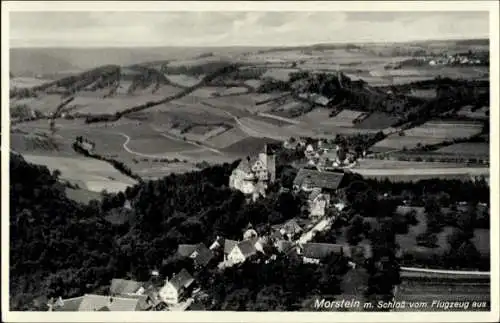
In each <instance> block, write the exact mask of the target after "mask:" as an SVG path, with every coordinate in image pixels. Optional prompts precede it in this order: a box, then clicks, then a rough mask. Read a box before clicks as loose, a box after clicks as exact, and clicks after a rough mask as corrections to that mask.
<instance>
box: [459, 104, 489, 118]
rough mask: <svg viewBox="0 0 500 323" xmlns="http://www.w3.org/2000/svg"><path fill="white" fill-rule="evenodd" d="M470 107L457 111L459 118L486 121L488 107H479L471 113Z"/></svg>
mask: <svg viewBox="0 0 500 323" xmlns="http://www.w3.org/2000/svg"><path fill="white" fill-rule="evenodd" d="M472 108H473V107H472V106H470V105H468V106H465V107H463V108H461V109H460V110H458V111H457V114H458V115H459V116H464V117H468V118H471V119H479V120H488V118H489V112H490V107H481V108H479V109H477V110H475V111H472Z"/></svg>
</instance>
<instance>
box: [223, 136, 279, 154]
mask: <svg viewBox="0 0 500 323" xmlns="http://www.w3.org/2000/svg"><path fill="white" fill-rule="evenodd" d="M269 143H279V141H276V140H274V139H270V138H255V137H247V138H245V139H242V140H240V141H238V142H236V143H234V144H232V145H230V146H227V147H225V148H224V149H223V150H224V152H227V153H230V154H231V155H236V156H244V157H246V156H252V155H255V154H258V153H259V152H262V151H263V148H264V145H265V144H269Z"/></svg>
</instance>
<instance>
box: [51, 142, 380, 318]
mask: <svg viewBox="0 0 500 323" xmlns="http://www.w3.org/2000/svg"><path fill="white" fill-rule="evenodd" d="M297 146H300V147H302V148H303V149H304V154H305V157H306V159H307V160H308V163H307V165H306V166H305V167H303V168H301V169H299V171H298V173H297V175H296V177H295V179H294V181H293V191H294V193H303V194H306V195H307V197H308V198H307V205H308V210H307V214H308V215H309V216H308V218H307V219H304V218H299V217H297V218H292V219H289V220H287V221H286V222H284V223H282V224H278V225H273V226H272V230H271V233H270V234H269V235H261V236H259V234H258V233H257V231H256V230H255V229H254V228H253V227H252V224H251V223H249V224H248V226H247V228H246V229H245V230H244V232H243V234H242V236H241V240H238V241H236V240H231V239H226V238H225V237H217V239H216V240H215V241H214V242H213V243H212V244H211V245H210V246H207V245H205V244H204V243H198V244H180V245H179V246H178V248H177V255H178V256H179V257H184V258H190V259H192V260H193V262H194V268H195V271H202V270H204V269H206V268H207V267H209V266H213V267H216V268H218V270H224V269H225V268H227V267H232V266H236V265H238V264H241V263H244V262H245V261H254V260H255V259H256V258H258V257H256V256H257V255H260V256H264V258H265V259H266V260H265V262H271V261H273V260H275V259H276V257H277V253H280V254H283V255H286V256H287V257H298V258H299V259H302V261H303V262H304V263H309V264H319V263H320V262H321V261H322V260H324V259H326V258H327V257H330V256H331V255H332V254H335V255H338V256H343V257H347V258H348V259H349V266H350V267H351V268H355V267H356V266H357V265H358V264H359V265H363V264H364V263H365V261H366V260H367V259H369V258H370V257H371V247H370V245H369V244H358V245H356V246H350V245H348V244H345V245H343V244H330V243H314V242H310V241H311V240H312V239H313V237H314V236H315V235H316V234H317V233H318V232H322V231H325V230H328V229H329V228H330V227H331V226H332V224H333V223H334V221H335V220H336V219H337V218H338V217H341V216H342V211H343V210H344V208H345V207H346V206H345V203H344V202H343V201H342V199H341V198H340V197H339V196H337V190H338V189H339V187H340V185H341V183H342V181H343V178H344V173H343V170H342V168H349V167H350V165H352V164H354V163H356V160H355V157H354V156H353V155H351V154H347V153H345V152H344V151H343V149H342V148H340V147H339V146H336V145H327V144H325V143H323V142H322V141H321V140H319V141H317V142H316V143H315V144H314V145H312V144H306V142H305V141H303V140H301V139H297V140H295V139H292V140H287V141H285V142H284V143H283V145H282V148H283V149H295V147H297ZM275 180H276V156H275V154H274V152H273V149H272V148H270V147H268V145H265V146H264V149H263V151H262V152H261V153H259V154H258V155H257V156H250V157H248V158H247V159H244V160H242V161H241V162H240V163H239V165H238V167H236V169H234V171H233V173H232V175H231V177H230V179H229V185H230V187H231V188H232V189H235V190H239V191H241V192H242V193H243V194H244V195H245V196H246V197H247V201H248V203H252V202H255V201H256V200H257V199H258V198H260V197H263V196H265V195H266V190H267V188H268V185H270V184H272V183H274V182H275ZM281 190H286V189H285V188H281ZM195 276H196V272H189V271H188V270H186V269H185V268H183V269H182V270H180V271H179V272H177V273H173V275H171V277H167V278H166V279H165V280H162V279H161V278H160V274H159V272H158V271H157V270H152V271H151V280H150V281H149V282H138V281H134V280H129V279H122V278H115V279H112V281H111V283H110V288H109V291H108V293H107V294H106V295H98V294H85V295H83V296H80V297H75V298H70V299H62V298H61V297H59V298H58V299H54V298H52V299H50V300H48V302H47V306H48V310H49V311H184V310H188V309H190V307H191V305H192V304H193V303H194V302H195V300H196V299H198V298H200V297H208V296H209V295H207V292H206V291H203V290H201V289H200V287H199V286H200V284H199V282H197V281H196V279H195V278H194V277H195Z"/></svg>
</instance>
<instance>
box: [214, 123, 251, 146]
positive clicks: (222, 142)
mask: <svg viewBox="0 0 500 323" xmlns="http://www.w3.org/2000/svg"><path fill="white" fill-rule="evenodd" d="M247 137H248V136H247V135H246V134H245V133H244V132H243V131H241V130H240V129H239V128H234V129H231V130H227V131H225V132H223V133H221V134H220V135H218V136H215V137H211V138H209V139H208V140H207V141H206V142H205V143H206V144H208V145H210V146H212V147H216V148H220V149H222V148H225V147H228V146H231V145H233V144H234V143H237V142H239V141H240V140H242V139H245V138H247Z"/></svg>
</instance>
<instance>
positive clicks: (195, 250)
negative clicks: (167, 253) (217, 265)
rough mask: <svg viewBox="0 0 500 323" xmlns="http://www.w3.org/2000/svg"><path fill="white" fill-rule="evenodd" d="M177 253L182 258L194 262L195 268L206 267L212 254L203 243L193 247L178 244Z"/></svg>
mask: <svg viewBox="0 0 500 323" xmlns="http://www.w3.org/2000/svg"><path fill="white" fill-rule="evenodd" d="M177 253H178V254H179V255H181V256H183V257H188V258H191V259H193V260H194V264H195V266H197V267H204V266H206V265H207V264H208V263H209V262H210V260H212V258H213V256H214V255H213V252H212V250H210V249H209V248H207V246H205V244H204V243H198V244H195V245H190V244H180V245H179V247H178V248H177Z"/></svg>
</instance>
